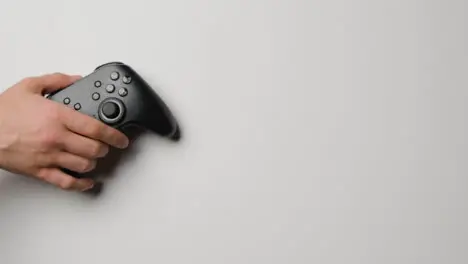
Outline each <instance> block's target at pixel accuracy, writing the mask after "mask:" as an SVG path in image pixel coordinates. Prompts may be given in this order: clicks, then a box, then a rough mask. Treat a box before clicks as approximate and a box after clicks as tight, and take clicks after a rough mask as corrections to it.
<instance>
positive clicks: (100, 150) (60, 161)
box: [0, 73, 129, 191]
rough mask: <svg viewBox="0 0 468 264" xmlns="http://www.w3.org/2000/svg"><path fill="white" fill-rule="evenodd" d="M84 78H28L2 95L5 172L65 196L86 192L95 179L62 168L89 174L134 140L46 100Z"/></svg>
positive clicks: (0, 145)
mask: <svg viewBox="0 0 468 264" xmlns="http://www.w3.org/2000/svg"><path fill="white" fill-rule="evenodd" d="M80 78H81V77H79V76H70V75H65V74H60V73H55V74H49V75H44V76H38V77H30V78H26V79H24V80H22V81H20V82H19V83H17V84H15V85H14V86H13V87H11V88H9V89H7V90H6V91H5V92H3V93H2V94H0V168H2V169H4V170H6V171H10V172H13V173H16V174H23V175H27V176H32V177H35V178H37V179H40V180H42V181H45V182H48V183H50V184H53V185H55V186H57V187H60V188H62V189H65V190H77V191H85V190H88V189H90V188H92V187H93V185H94V182H93V181H92V180H91V179H77V178H75V177H72V176H70V175H68V174H66V173H64V172H63V171H62V170H61V169H60V168H64V169H68V170H70V171H75V172H78V173H84V172H89V171H91V170H93V169H94V168H95V166H96V161H97V159H99V158H102V157H104V156H105V155H106V154H107V153H108V151H109V147H116V148H126V147H127V145H128V144H129V141H128V138H127V137H126V136H125V135H124V134H123V133H121V132H119V131H118V130H116V129H114V128H111V127H110V126H107V125H105V124H104V123H102V122H101V121H99V120H96V119H94V118H92V117H89V116H87V115H85V114H82V113H80V112H78V111H75V110H73V109H71V108H68V107H66V106H65V105H62V104H60V103H57V102H54V101H52V100H49V99H47V98H45V97H44V95H45V94H48V93H51V92H53V91H56V90H59V89H62V88H64V87H66V86H69V85H70V84H72V83H73V82H75V81H77V80H78V79H80Z"/></svg>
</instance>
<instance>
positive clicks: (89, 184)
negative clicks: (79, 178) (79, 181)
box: [80, 180, 94, 192]
mask: <svg viewBox="0 0 468 264" xmlns="http://www.w3.org/2000/svg"><path fill="white" fill-rule="evenodd" d="M86 182H87V183H85V182H83V184H84V186H83V188H81V190H80V191H81V192H86V191H88V190H90V189H92V188H93V187H94V182H93V181H91V180H87V181H86Z"/></svg>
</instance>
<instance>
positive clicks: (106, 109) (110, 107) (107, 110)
mask: <svg viewBox="0 0 468 264" xmlns="http://www.w3.org/2000/svg"><path fill="white" fill-rule="evenodd" d="M119 112H120V111H119V106H118V105H117V104H116V103H114V102H107V103H105V104H104V105H103V107H102V114H103V115H105V116H106V117H107V118H109V119H114V118H116V117H117V116H119Z"/></svg>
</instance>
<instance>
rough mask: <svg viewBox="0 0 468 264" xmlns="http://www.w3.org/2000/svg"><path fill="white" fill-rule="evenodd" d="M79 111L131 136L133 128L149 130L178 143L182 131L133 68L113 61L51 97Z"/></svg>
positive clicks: (162, 103) (165, 107) (159, 99)
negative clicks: (130, 132) (130, 130)
mask: <svg viewBox="0 0 468 264" xmlns="http://www.w3.org/2000/svg"><path fill="white" fill-rule="evenodd" d="M47 98H48V99H50V100H53V101H56V102H60V103H62V104H64V105H66V106H68V107H70V108H72V109H75V110H76V111H79V112H81V113H84V114H86V115H89V116H91V117H94V118H96V119H98V120H101V121H102V122H104V123H105V124H107V125H109V126H112V127H114V128H116V129H118V130H119V131H122V132H123V133H124V134H126V135H127V136H129V133H127V132H128V131H129V129H131V128H132V127H138V128H143V129H148V130H150V131H153V132H155V133H156V134H159V135H161V136H163V137H167V138H170V139H172V140H174V141H177V140H179V139H180V128H179V125H178V123H177V121H176V120H175V118H174V117H173V115H172V113H171V111H170V110H169V108H168V107H167V106H166V104H165V103H164V102H163V101H162V99H161V98H160V97H159V96H158V95H157V94H156V92H155V91H154V90H153V89H152V88H151V87H150V85H148V83H147V82H146V81H145V80H143V78H142V77H141V76H140V75H139V74H138V73H136V72H135V70H133V69H132V68H131V67H130V66H128V65H126V64H124V63H122V62H109V63H106V64H103V65H100V66H98V67H97V68H96V69H95V70H94V72H92V73H91V74H89V75H88V76H85V77H84V78H82V79H80V80H78V81H77V82H75V83H73V84H72V85H70V86H68V87H66V88H64V89H61V90H59V91H57V92H54V93H52V94H49V95H47Z"/></svg>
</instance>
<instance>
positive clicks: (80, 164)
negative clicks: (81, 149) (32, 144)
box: [51, 152, 96, 173]
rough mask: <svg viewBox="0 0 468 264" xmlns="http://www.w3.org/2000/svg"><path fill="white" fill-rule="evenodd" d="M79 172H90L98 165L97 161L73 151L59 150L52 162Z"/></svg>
mask: <svg viewBox="0 0 468 264" xmlns="http://www.w3.org/2000/svg"><path fill="white" fill-rule="evenodd" d="M51 165H54V166H58V167H61V168H64V169H68V170H71V171H74V172H78V173H85V172H90V171H92V170H93V169H94V168H95V167H96V161H95V160H91V159H86V158H83V157H80V156H77V155H74V154H71V153H67V152H59V153H57V154H55V156H54V157H53V158H52V164H51Z"/></svg>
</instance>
